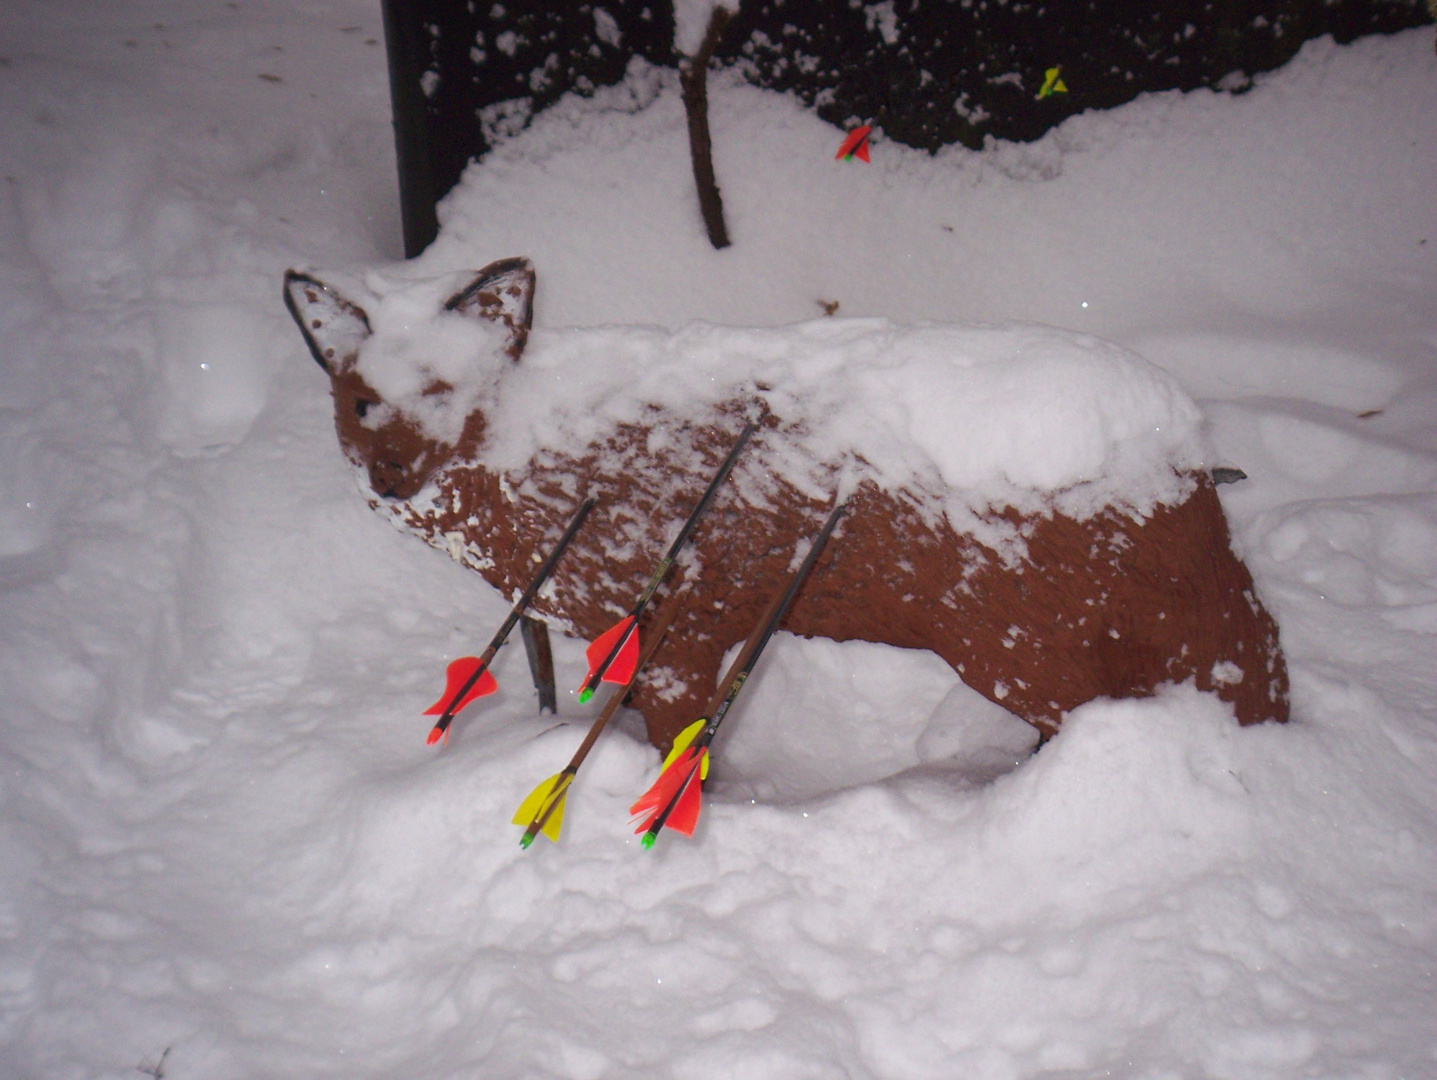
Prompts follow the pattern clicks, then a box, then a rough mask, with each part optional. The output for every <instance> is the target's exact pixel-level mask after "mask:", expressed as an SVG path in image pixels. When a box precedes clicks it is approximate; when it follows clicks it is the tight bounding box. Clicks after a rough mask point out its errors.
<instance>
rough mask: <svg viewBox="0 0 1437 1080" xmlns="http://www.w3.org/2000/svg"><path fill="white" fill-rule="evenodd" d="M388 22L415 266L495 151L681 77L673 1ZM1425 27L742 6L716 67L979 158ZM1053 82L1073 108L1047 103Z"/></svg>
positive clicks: (1134, 3)
mask: <svg viewBox="0 0 1437 1080" xmlns="http://www.w3.org/2000/svg"><path fill="white" fill-rule="evenodd" d="M384 18H385V34H386V38H387V43H388V49H389V65H390V82H391V89H392V92H393V97H394V112H395V132H396V141H397V145H398V149H399V169H400V195H401V200H402V203H403V219H404V238H405V253H406V255H407V256H411V257H412V256H414V255H417V254H418V253H419V252H420V251H422V250H423V249H424V248H425V247H426V246H428V244H429V242H430V241H431V240H432V239H433V238H434V235H435V232H436V231H437V227H438V226H437V222H436V221H435V217H434V204H435V203H436V202H437V201H438V200H439V199H440V198H442V197H443V196H444V194H445V193H447V192H448V191H449V189H450V188H451V187H453V186H454V184H455V183H456V182H457V181H458V179H459V176H460V174H461V173H462V172H463V170H464V167H465V165H467V164H468V162H469V161H470V159H471V158H476V157H480V156H482V155H483V154H484V153H485V151H487V150H488V149H489V144H490V136H489V132H492V131H514V130H518V129H519V128H521V127H522V126H523V125H524V124H526V123H527V122H528V120H529V119H530V118H531V117H532V116H533V115H534V114H536V113H538V112H540V111H542V110H543V109H544V108H546V107H547V106H549V105H551V104H553V103H554V102H555V101H557V100H558V99H559V98H560V97H561V96H562V95H564V94H566V93H569V92H571V91H572V92H576V93H580V94H588V93H592V92H593V91H594V89H595V88H596V87H599V86H604V85H609V84H612V83H615V82H618V81H619V80H620V79H622V78H623V76H624V72H625V69H626V68H627V66H628V64H629V62H630V59H631V58H632V57H635V56H639V57H642V58H643V59H644V60H646V61H647V62H648V63H650V64H656V65H661V66H667V67H673V66H675V65H676V64H677V60H678V57H677V55H676V54H675V52H674V48H673V39H674V23H673V10H672V4H671V2H670V0H603V2H600V3H577V2H563V0H561V2H557V3H556V2H553V0H549V2H544V0H502V2H497V3H496V2H494V0H385V2H384ZM1428 18H1429V17H1428V15H1427V11H1426V7H1425V5H1424V3H1423V0H1174V2H1165V3H1161V4H1158V3H1154V2H1152V0H1146V2H1138V0H1044V2H1041V3H1035V2H1027V0H889V2H888V3H879V4H872V3H864V2H862V0H745V2H744V3H743V5H742V9H741V10H740V12H739V13H738V14H737V15H736V16H734V18H733V20H732V21H731V23H730V24H729V26H728V28H727V30H726V32H725V33H724V36H723V39H722V40H721V42H720V44H719V47H718V49H717V50H716V52H715V60H714V64H715V66H734V67H737V68H738V69H739V70H740V71H741V72H742V73H743V74H744V75H745V77H746V78H748V79H749V80H750V81H751V82H753V83H756V84H757V85H759V86H764V87H768V88H770V89H774V90H783V91H789V92H792V93H794V94H796V95H797V96H798V97H799V98H801V99H802V100H803V102H804V103H805V104H807V105H808V106H809V107H811V108H814V109H815V110H816V111H817V113H818V115H819V116H820V117H822V118H823V119H824V120H827V121H828V122H830V123H832V124H834V125H835V126H837V127H840V128H842V127H846V126H848V125H850V124H854V123H871V124H875V125H877V126H878V127H880V128H881V129H882V130H883V133H884V135H886V136H887V137H888V138H890V139H893V140H896V141H898V142H901V143H906V144H907V145H909V146H914V147H920V148H923V149H927V150H936V149H938V148H939V147H941V146H946V145H949V144H952V143H962V144H963V145H965V146H968V147H972V148H975V149H976V148H979V147H981V146H982V145H983V141H984V139H985V138H987V137H988V136H993V137H996V138H1000V139H1011V140H1015V141H1027V140H1031V139H1036V138H1038V137H1039V136H1041V135H1042V134H1043V133H1044V132H1045V131H1047V130H1048V129H1049V128H1050V127H1052V126H1053V125H1054V124H1057V123H1059V122H1061V121H1062V120H1064V119H1065V118H1067V117H1068V116H1071V115H1073V114H1074V113H1078V112H1082V111H1083V110H1085V109H1104V108H1110V107H1112V106H1114V105H1120V104H1122V103H1124V102H1126V101H1130V100H1132V99H1133V98H1134V97H1136V96H1137V95H1138V94H1139V93H1142V92H1144V91H1150V90H1173V89H1179V90H1191V89H1194V88H1196V87H1200V86H1208V87H1218V86H1219V85H1221V87H1222V88H1224V89H1230V90H1241V89H1242V88H1244V87H1245V86H1246V84H1247V81H1248V78H1249V77H1250V76H1251V75H1253V74H1255V73H1257V72H1261V71H1269V70H1272V69H1273V68H1276V67H1279V66H1281V65H1282V64H1283V63H1285V62H1286V61H1287V60H1288V59H1289V58H1291V57H1292V56H1293V54H1295V53H1296V52H1297V50H1298V49H1299V48H1300V47H1301V45H1302V43H1303V42H1304V41H1306V40H1308V39H1309V38H1313V37H1318V36H1320V35H1322V34H1331V35H1333V37H1334V38H1336V40H1337V41H1339V42H1347V41H1351V40H1352V39H1354V38H1357V37H1360V36H1362V35H1364V34H1371V33H1392V32H1395V31H1397V30H1402V29H1406V28H1408V27H1411V26H1417V25H1420V24H1421V23H1424V22H1426V21H1428ZM1055 65H1061V67H1062V73H1063V81H1064V83H1065V84H1066V85H1067V87H1068V92H1067V93H1066V94H1054V95H1052V96H1050V97H1047V98H1044V99H1042V100H1038V97H1037V93H1038V89H1039V87H1040V86H1041V85H1042V82H1043V73H1044V71H1045V70H1046V69H1048V68H1050V67H1053V66H1055ZM486 128H487V130H486Z"/></svg>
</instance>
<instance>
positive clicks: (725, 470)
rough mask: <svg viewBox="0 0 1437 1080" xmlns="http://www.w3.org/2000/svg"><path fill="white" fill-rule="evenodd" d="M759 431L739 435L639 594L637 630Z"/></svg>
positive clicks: (590, 685) (589, 684) (594, 682)
mask: <svg viewBox="0 0 1437 1080" xmlns="http://www.w3.org/2000/svg"><path fill="white" fill-rule="evenodd" d="M757 430H758V425H757V424H756V423H754V422H753V421H752V420H750V421H749V422H748V423H746V424H744V427H743V431H741V432H740V433H739V436H738V440H737V441H736V442H735V443H734V444H733V447H732V449H730V450H729V452H728V456H727V457H726V458H724V460H723V464H722V465H720V466H719V470H718V472H717V473H715V474H714V478H713V479H712V480H710V481H709V486H708V487H707V488H705V489H704V493H703V496H702V497H701V498H700V499H699V502H698V505H697V506H695V507H694V509H693V512H692V513H691V514H689V516H688V520H686V521H685V522H684V524H683V527H682V528H681V529H679V535H678V536H677V537H675V538H674V542H673V543H672V544H670V545H669V550H668V553H667V554H666V555H665V556H664V557H663V558H662V559H661V560H659V565H658V566H657V567H656V568H655V570H654V573H653V575H652V576H651V577H650V578H649V582H648V584H647V585H645V586H644V590H643V592H641V593H640V594H639V599H638V601H637V602H636V603H635V604H634V606H633V609H632V610H631V611H630V612H629V616H630V617H631V618H633V619H634V627H635V628H637V627H638V618H639V616H640V615H641V614H643V611H644V608H645V607H646V606H647V605H648V602H649V600H650V599H651V598H652V597H653V595H654V593H655V592H656V591H658V588H659V586H660V585H662V584H663V581H664V578H666V577H668V574H669V571H670V570H671V569H672V568H673V565H674V561H675V560H676V559H677V558H678V556H679V552H680V551H681V550H682V549H683V546H684V544H685V543H687V542H688V539H689V535H690V534H691V533H692V532H693V531H694V526H696V525H697V524H698V523H699V519H700V518H702V517H703V516H704V512H705V511H707V510H708V508H709V504H710V503H712V502H713V500H714V496H715V495H716V494H718V489H719V487H720V486H721V485H722V484H723V482H724V481H725V480H727V479H728V475H729V473H731V472H733V467H734V466H735V465H736V464H737V463H738V458H739V455H740V454H742V453H743V448H744V447H745V446H747V445H748V440H749V439H750V438H751V437H752V436H753V433H754V432H755V431H757ZM630 632H633V631H630ZM628 639H629V635H628V634H627V633H626V634H621V635H620V636H619V640H618V641H616V642H614V645H613V647H612V648H611V649H610V650H609V655H608V656H606V657H605V658H604V662H603V663H602V664H599V665H598V666H597V667H595V668H594V670H593V672H592V673H591V674H590V675H589V677H588V679H587V680H585V682H584V685H583V686H582V687H581V688H580V691H579V692H580V695H581V700H587V699H586V698H583V695H587V694H592V693H593V692H594V690H595V689H597V688H598V685H599V681H600V680H601V679H602V678H603V677H604V672H605V671H607V670H608V669H609V665H610V664H612V663H613V662H614V658H615V657H616V656H618V655H619V650H620V649H622V648H623V647H624V642H626V641H627V640H628Z"/></svg>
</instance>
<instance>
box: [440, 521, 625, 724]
mask: <svg viewBox="0 0 1437 1080" xmlns="http://www.w3.org/2000/svg"><path fill="white" fill-rule="evenodd" d="M595 501H596V500H595V499H593V498H592V497H590V498H587V499H585V500H584V501H583V502H582V503H580V504H579V509H578V510H576V511H574V516H573V518H571V519H570V521H569V524H568V526H567V527H566V528H565V529H564V533H563V535H562V536H560V537H559V542H558V543H557V544H555V545H554V549H553V550H552V551H550V552H549V557H548V558H547V559H545V560H544V562H543V565H541V566H540V567H539V569H538V571H536V572H535V574H534V577H533V578H532V579H531V580H530V582H529V585H528V587H527V588H526V589H525V590H524V592H523V594H522V595H520V597H519V599H518V601H516V602H515V604H514V607H513V608H512V609H511V610H510V612H509V615H508V617H507V618H506V619H505V620H504V622H503V624H502V625H501V626H500V627H499V631H498V633H496V634H495V635H494V639H493V640H492V641H490V642H489V647H488V648H487V649H485V650H484V652H483V654H482V655H480V657H479V666H478V667H477V668H475V669H474V672H473V674H471V675H470V676H469V678H468V679H467V680H466V681H465V683H464V685H463V686H461V687H460V688H459V689H458V690H457V691H455V693H454V695H453V696H452V697H451V698H450V699H449V704H448V705H447V706H445V708H444V712H443V713H442V714H441V715H440V717H439V719H438V720H437V721H435V723H434V726H435V727H436V728H437V729H438V730H440V731H444V730H445V729H447V728H448V727H449V725H450V723H451V722H452V721H453V720H454V715H455V713H457V712H458V711H459V709H458V705H459V703H460V702H461V701H463V700H464V696H465V695H466V694H468V693H469V691H470V690H472V689H474V684H475V683H477V682H478V681H479V677H480V676H481V675H483V674H484V672H485V671H487V670H488V668H489V664H490V663H491V662H492V661H493V659H494V657H495V655H496V654H497V653H498V652H499V650H500V649H501V648H502V647H503V645H504V642H505V641H506V640H508V637H509V635H510V633H512V632H513V630H514V627H515V626H516V625H518V622H519V619H520V617H521V616H522V615H523V614H524V612H525V610H526V609H527V608H528V607H529V605H530V604H531V603H533V602H534V597H535V596H537V595H538V593H539V590H540V589H541V588H543V587H544V582H546V581H548V580H549V575H550V574H552V573H553V572H554V567H555V566H557V565H558V564H559V559H560V558H561V557H562V556H563V554H564V552H565V550H567V548H568V547H569V543H570V541H572V540H573V539H574V537H575V536H576V535H578V532H579V530H580V529H581V528H583V525H584V521H585V519H587V518H588V516H589V511H590V510H592V509H593V508H594V503H595Z"/></svg>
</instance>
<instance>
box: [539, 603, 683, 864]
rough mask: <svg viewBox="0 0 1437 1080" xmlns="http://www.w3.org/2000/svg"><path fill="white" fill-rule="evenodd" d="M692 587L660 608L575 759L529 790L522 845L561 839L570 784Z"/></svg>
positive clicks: (672, 621)
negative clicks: (626, 676) (631, 667)
mask: <svg viewBox="0 0 1437 1080" xmlns="http://www.w3.org/2000/svg"><path fill="white" fill-rule="evenodd" d="M688 599H689V590H688V587H687V585H686V584H685V585H680V586H679V588H678V589H677V590H676V591H675V592H674V595H673V596H671V597H669V600H668V602H667V603H666V604H664V606H663V608H662V609H661V610H660V611H659V618H658V622H656V623H655V624H654V626H653V629H652V630H651V631H650V632H649V635H648V636H649V642H648V644H647V645H645V646H644V655H643V656H641V657H640V658H639V661H638V664H637V665H636V667H637V670H636V671H635V673H634V675H632V676H630V678H629V681H628V682H627V683H626V684H625V685H624V686H623V687H621V688H620V689H618V690H615V691H614V693H613V695H612V696H611V697H610V698H609V700H608V701H606V702H604V708H603V710H602V711H601V712H600V713H599V715H598V716H597V717H595V718H594V722H593V724H591V725H590V726H589V733H588V734H587V735H585V736H584V741H583V742H581V743H580V744H579V749H578V750H576V751H574V756H573V758H571V759H570V761H569V764H567V765H565V766H564V768H563V770H562V771H560V772H557V773H555V774H554V775H553V776H551V777H549V779H547V780H545V781H544V782H543V783H542V784H540V785H539V786H538V787H536V788H535V789H534V790H533V791H531V792H530V793H529V796H528V798H526V799H525V800H524V801H523V802H521V803H520V804H519V809H518V810H516V811H515V812H514V824H515V825H524V826H527V827H526V828H525V829H524V835H523V836H521V837H519V846H520V847H521V848H525V849H527V848H528V847H529V845H530V844H532V843H533V842H534V837H536V836H538V835H539V834H540V833H543V834H544V835H545V836H547V837H548V838H549V839H550V840H552V841H554V843H556V844H557V843H558V842H559V829H560V827H561V826H562V825H563V823H564V798H565V796H566V795H568V793H569V785H570V784H572V783H573V782H574V776H575V774H576V773H578V771H579V766H580V765H582V764H583V763H584V758H586V757H588V756H589V751H590V750H591V749H592V748H593V746H594V743H596V742H598V740H599V736H600V735H601V734H602V733H603V730H604V728H605V726H606V725H607V724H608V722H609V720H610V718H611V717H613V715H614V713H615V712H617V711H618V708H619V704H620V703H621V702H622V701H623V700H624V698H626V697H628V696H629V690H630V689H631V688H632V687H633V685H634V680H635V678H637V675H638V672H639V671H642V670H643V669H644V667H645V666H647V664H648V662H649V660H650V659H651V658H652V657H653V655H654V653H655V652H656V651H657V650H658V647H659V643H660V642H662V641H663V640H664V635H665V634H667V633H668V630H669V627H670V626H672V625H673V623H674V620H675V619H676V618H678V616H679V613H680V612H681V611H682V610H683V609H684V607H685V606H686V605H687V604H688Z"/></svg>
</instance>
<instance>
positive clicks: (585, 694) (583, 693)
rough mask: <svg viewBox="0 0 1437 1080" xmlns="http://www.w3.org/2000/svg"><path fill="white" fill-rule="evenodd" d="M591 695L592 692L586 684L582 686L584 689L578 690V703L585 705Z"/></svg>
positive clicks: (592, 694)
mask: <svg viewBox="0 0 1437 1080" xmlns="http://www.w3.org/2000/svg"><path fill="white" fill-rule="evenodd" d="M593 696H594V692H593V691H592V690H590V689H589V688H588V687H587V686H586V687H584V689H582V690H580V691H579V704H580V705H587V704H588V703H589V699H590V698H591V697H593Z"/></svg>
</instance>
